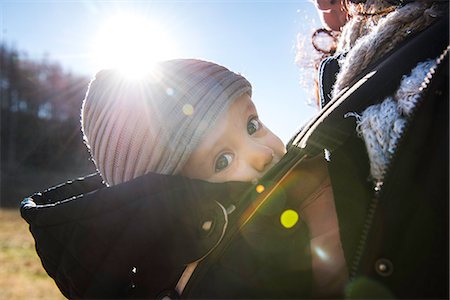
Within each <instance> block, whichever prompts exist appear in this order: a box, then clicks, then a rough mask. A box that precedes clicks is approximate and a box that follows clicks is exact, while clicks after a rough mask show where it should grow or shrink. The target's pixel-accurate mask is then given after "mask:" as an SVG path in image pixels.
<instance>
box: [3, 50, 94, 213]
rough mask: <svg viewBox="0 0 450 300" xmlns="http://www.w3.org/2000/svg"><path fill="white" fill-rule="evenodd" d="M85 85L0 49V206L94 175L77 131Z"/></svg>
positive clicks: (50, 66) (55, 66)
mask: <svg viewBox="0 0 450 300" xmlns="http://www.w3.org/2000/svg"><path fill="white" fill-rule="evenodd" d="M88 82H89V78H87V77H84V76H77V75H75V74H72V73H70V72H65V71H64V70H63V69H62V68H61V66H60V65H59V64H58V63H55V62H51V61H50V60H49V59H48V58H43V59H42V60H41V61H32V60H30V59H28V58H27V55H26V53H21V52H19V51H18V50H16V49H14V48H13V47H10V46H8V45H6V44H0V107H1V114H0V121H1V125H0V126H1V127H0V135H1V143H0V146H1V147H0V170H1V176H0V206H3V207H5V206H8V207H10V206H18V205H19V203H20V201H21V200H22V198H23V197H26V196H28V195H30V194H32V193H34V192H37V191H42V190H43V189H45V188H47V187H49V186H51V185H55V184H58V183H61V182H63V181H66V180H68V179H73V178H75V177H79V176H82V175H86V174H88V173H91V172H94V171H95V168H94V166H93V163H92V162H91V161H90V160H89V153H88V151H87V149H86V147H85V145H84V144H83V141H82V134H81V130H80V109H81V103H82V100H83V98H84V95H85V93H86V89H87V85H88Z"/></svg>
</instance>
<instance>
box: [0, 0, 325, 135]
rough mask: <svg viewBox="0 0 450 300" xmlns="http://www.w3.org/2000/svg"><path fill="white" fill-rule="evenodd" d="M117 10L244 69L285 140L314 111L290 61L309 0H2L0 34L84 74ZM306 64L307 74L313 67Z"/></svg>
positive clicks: (179, 48) (313, 17)
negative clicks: (107, 24)
mask: <svg viewBox="0 0 450 300" xmlns="http://www.w3.org/2000/svg"><path fill="white" fill-rule="evenodd" d="M119 13H127V14H128V15H134V16H136V17H139V18H144V19H148V20H151V21H152V22H153V23H154V24H158V25H159V26H160V28H164V30H165V33H166V35H167V36H168V37H169V38H170V39H171V40H172V41H174V48H175V49H171V50H173V51H171V52H174V54H171V55H176V57H195V58H202V59H206V60H210V61H214V62H216V63H219V64H222V65H224V66H226V67H228V68H229V69H231V70H233V71H235V72H240V73H242V74H243V75H244V76H245V77H246V78H247V79H248V80H249V81H250V82H251V83H252V85H253V100H254V102H255V104H256V106H257V108H258V111H259V114H260V118H261V120H262V121H263V122H264V123H265V124H266V125H267V126H268V127H269V128H270V129H271V130H272V131H273V132H274V133H276V134H277V135H279V136H280V137H281V138H282V140H283V141H284V142H287V141H288V139H289V138H290V137H291V135H292V134H293V133H294V131H295V130H296V129H297V128H298V127H299V126H301V125H302V124H303V123H304V122H306V121H307V120H308V119H309V118H310V117H311V116H312V115H313V114H314V113H315V112H316V108H315V107H314V106H312V105H310V104H308V97H309V95H310V91H311V89H312V88H313V84H312V82H309V81H310V80H307V82H306V85H301V84H300V83H299V81H300V79H301V78H303V77H302V74H303V76H305V73H302V70H301V69H300V68H299V67H298V66H297V65H296V64H295V54H296V50H295V46H296V38H297V35H298V34H300V35H305V36H306V37H307V38H308V39H309V35H310V34H311V30H312V28H315V27H318V26H320V21H319V20H318V17H317V13H316V11H315V8H314V5H313V4H312V3H311V2H310V1H309V0H300V1H275V0H273V1H262V0H260V1H225V0H223V1H87V0H84V1H82V0H78V1H67V0H66V1H20V0H19V1H8V0H3V1H2V2H1V4H0V26H1V31H0V33H1V39H2V40H3V41H5V42H6V43H8V44H10V45H14V46H15V47H16V48H17V49H19V50H22V51H25V52H26V53H27V54H28V57H29V58H32V59H37V60H40V59H42V58H43V57H44V55H47V56H49V58H50V60H52V61H58V62H60V63H61V64H62V66H63V67H64V69H65V70H70V71H72V72H74V73H79V74H86V75H89V76H90V75H93V74H94V73H95V71H96V70H97V69H98V66H96V65H95V62H94V58H93V57H92V53H93V51H94V46H93V45H95V44H96V40H98V32H99V30H100V28H101V27H102V26H103V25H104V24H105V22H106V21H107V20H108V19H110V18H111V17H112V16H114V15H117V14H119ZM153 44H155V47H158V43H157V42H156V41H153ZM167 52H168V51H167ZM167 58H169V57H167ZM307 71H308V73H307V74H306V77H307V78H308V76H309V77H310V75H311V72H312V70H307Z"/></svg>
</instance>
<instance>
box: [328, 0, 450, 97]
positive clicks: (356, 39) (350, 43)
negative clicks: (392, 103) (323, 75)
mask: <svg viewBox="0 0 450 300" xmlns="http://www.w3.org/2000/svg"><path fill="white" fill-rule="evenodd" d="M348 10H349V14H350V16H351V18H350V20H349V22H348V23H347V24H346V25H345V26H344V28H343V30H342V33H341V36H340V37H339V41H338V45H337V49H336V52H337V53H343V54H345V56H344V57H343V58H342V60H341V61H340V65H341V71H340V72H339V74H338V76H337V78H336V84H335V86H334V91H333V96H336V95H337V94H338V93H339V92H340V91H341V90H342V89H343V88H344V87H346V86H348V85H350V84H351V83H353V81H354V79H355V78H356V77H357V76H358V75H359V74H360V73H361V72H362V71H364V70H365V69H366V68H367V67H368V66H369V64H370V63H372V62H374V61H376V60H377V59H379V58H380V57H382V56H384V55H385V54H386V53H388V52H389V51H391V50H392V49H394V48H395V47H396V46H397V45H398V44H399V43H401V42H402V41H403V40H405V39H406V38H407V37H409V36H410V35H412V34H415V33H417V32H420V31H422V30H424V29H425V28H427V27H428V26H429V25H430V24H431V23H433V22H434V21H435V20H437V19H438V18H439V17H441V16H443V15H444V14H446V13H448V2H446V1H429V0H418V1H392V0H391V1H387V0H367V1H363V2H361V3H350V4H349V5H348Z"/></svg>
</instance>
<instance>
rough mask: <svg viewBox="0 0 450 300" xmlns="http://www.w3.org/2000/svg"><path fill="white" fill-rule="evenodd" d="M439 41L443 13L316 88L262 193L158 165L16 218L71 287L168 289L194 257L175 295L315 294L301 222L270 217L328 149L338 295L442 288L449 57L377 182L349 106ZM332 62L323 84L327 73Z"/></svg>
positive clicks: (79, 189) (89, 182)
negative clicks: (341, 275) (161, 171)
mask: <svg viewBox="0 0 450 300" xmlns="http://www.w3.org/2000/svg"><path fill="white" fill-rule="evenodd" d="M447 45H448V18H445V20H444V21H441V22H438V23H436V24H435V25H432V26H431V27H430V28H428V29H427V30H425V31H424V32H422V33H419V34H418V35H416V36H414V37H411V38H410V39H408V40H407V41H405V42H404V43H403V44H402V45H400V46H399V47H398V48H396V49H394V50H393V51H391V52H390V53H389V54H388V55H386V56H385V57H383V58H382V59H381V60H380V61H377V62H374V63H373V64H372V66H370V67H369V68H368V70H367V71H366V72H364V74H361V76H360V78H361V80H360V81H358V82H356V84H355V85H353V86H352V87H350V89H349V90H348V92H347V93H343V94H342V96H341V97H338V98H336V99H334V100H332V101H330V100H326V99H325V100H324V101H323V103H324V104H326V105H325V107H324V108H323V110H322V111H321V113H320V114H319V115H318V116H317V117H316V118H314V119H313V120H312V121H311V122H310V123H309V124H307V125H306V126H305V128H304V129H303V130H302V131H301V132H300V133H299V134H298V135H296V136H295V137H294V138H293V139H292V141H291V143H290V144H289V150H288V153H287V154H286V156H285V157H284V158H283V159H282V160H281V161H280V162H279V163H278V164H277V166H276V167H274V168H273V169H272V170H271V171H270V172H269V174H266V176H265V177H264V178H263V179H262V180H261V181H260V182H259V183H258V184H260V185H262V186H263V187H264V191H263V192H261V189H255V185H250V184H242V183H225V184H212V183H207V182H203V181H199V180H189V179H186V178H183V177H178V176H163V175H157V174H148V175H145V176H142V177H139V178H137V179H134V180H132V181H130V182H127V183H124V184H120V185H117V186H114V187H109V188H106V187H104V186H103V185H102V183H101V180H100V179H99V177H98V175H93V176H91V177H88V178H86V179H80V180H77V181H74V182H72V183H70V184H65V185H62V186H59V187H56V188H53V189H50V190H48V191H46V192H43V193H42V194H36V195H34V196H32V198H28V199H26V200H25V201H24V202H23V204H22V208H21V212H22V216H23V217H24V219H25V220H26V221H27V222H28V223H29V224H30V230H31V232H32V234H33V236H34V238H35V240H36V249H37V252H38V254H39V256H40V257H41V259H42V262H43V265H44V267H45V269H46V270H47V272H48V273H49V275H50V276H51V277H52V278H53V279H55V282H56V283H57V285H58V287H59V288H60V289H61V291H62V292H63V294H64V295H65V296H67V297H69V298H155V297H159V298H163V297H164V296H170V297H172V298H173V297H177V296H178V295H177V294H176V292H175V291H174V287H175V285H176V283H177V281H178V279H179V278H180V276H181V274H182V272H183V270H184V266H185V265H186V264H188V263H190V262H193V261H195V260H198V259H201V261H200V263H199V266H198V267H197V268H196V269H195V272H194V273H193V275H192V277H191V278H190V280H189V282H188V284H187V286H186V288H185V290H184V292H183V294H182V295H181V296H182V297H186V298H311V297H312V296H313V295H312V275H311V255H310V253H311V250H310V249H309V248H310V246H309V231H308V227H307V225H306V224H305V223H304V222H303V220H302V218H301V216H300V221H299V222H298V223H297V224H296V225H295V226H293V227H292V228H290V229H286V228H284V227H282V226H281V225H280V222H279V218H280V214H281V213H282V212H283V211H285V210H286V209H290V208H293V209H295V207H297V206H298V204H299V201H301V199H296V198H295V196H294V197H292V196H291V194H290V193H289V190H290V188H291V186H292V185H297V184H299V182H301V181H302V180H303V179H306V177H302V176H307V175H305V174H302V173H301V170H299V167H298V164H299V162H301V161H302V160H304V159H306V158H308V157H314V156H316V155H322V154H323V151H324V149H327V151H328V152H329V153H330V154H331V155H330V161H329V163H328V170H329V176H330V179H331V182H332V186H333V193H334V199H335V203H336V211H337V215H338V219H339V227H340V232H341V242H342V245H343V249H344V253H345V258H346V261H347V263H348V269H349V272H350V280H349V283H348V285H347V287H346V289H345V291H343V292H342V294H339V295H336V297H344V296H345V297H354V298H369V297H371V298H383V297H398V298H448V279H449V278H448V270H449V269H448V251H449V249H448V241H449V232H448V227H449V224H448V210H449V207H448V188H449V186H448V184H449V181H448V154H449V152H448V135H449V132H448V109H449V107H448V55H446V56H444V57H443V59H442V61H441V62H440V64H439V66H438V68H437V69H436V71H435V73H434V74H433V76H432V77H431V78H430V80H428V81H426V82H425V86H424V91H423V92H422V94H421V97H420V102H419V106H418V107H417V110H416V111H415V113H414V115H413V117H411V119H410V120H409V122H408V128H407V130H406V132H405V134H404V135H403V137H402V139H401V141H400V144H399V146H398V148H397V151H396V154H395V157H394V159H393V160H392V163H391V164H390V166H389V169H388V173H387V176H386V177H385V180H384V182H383V185H382V186H381V185H380V186H377V187H376V188H375V187H374V186H373V184H372V183H371V181H370V180H368V176H369V163H368V157H367V154H366V149H365V145H364V143H363V141H362V139H361V138H360V137H358V136H357V134H356V131H355V120H354V119H352V118H344V115H345V114H346V113H347V112H357V113H358V112H361V111H363V110H364V109H365V108H366V107H368V106H369V105H372V104H375V103H378V102H380V101H382V100H383V99H384V98H385V97H386V96H388V95H391V94H392V93H394V92H395V90H396V89H397V87H398V84H399V82H400V80H401V77H402V76H403V75H405V74H408V73H409V72H410V71H411V69H412V68H413V67H414V66H415V65H417V63H418V62H421V61H423V60H425V59H427V58H436V57H438V56H439V55H440V54H441V53H443V50H444V49H445V48H446V47H447ZM329 63H330V65H328V67H327V66H326V64H324V65H323V68H322V79H323V81H322V82H323V83H324V84H323V87H324V89H325V90H324V92H323V93H322V94H327V93H328V92H327V91H326V86H331V85H332V84H330V83H329V82H328V83H327V82H325V81H326V80H327V78H329V79H330V78H331V80H333V78H334V76H333V74H334V73H335V72H336V67H335V66H336V65H334V63H333V60H332V59H331V60H330V61H329ZM330 66H331V67H330ZM372 71H376V72H372ZM330 72H331V73H330ZM366 75H367V76H366ZM292 174H294V175H295V176H291V175H292ZM297 175H298V176H297ZM259 192H261V193H259ZM206 221H211V222H212V224H213V225H212V226H211V227H210V228H209V227H207V229H205V227H203V226H202V225H203V224H204V223H205V222H206Z"/></svg>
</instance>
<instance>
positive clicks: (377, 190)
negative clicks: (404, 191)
mask: <svg viewBox="0 0 450 300" xmlns="http://www.w3.org/2000/svg"><path fill="white" fill-rule="evenodd" d="M449 51H450V45H448V46H447V47H446V48H445V49H444V51H443V52H442V53H441V55H439V57H438V58H437V59H436V63H435V65H434V66H432V67H431V68H430V70H429V71H428V73H427V75H426V76H425V78H424V80H423V81H422V84H421V85H420V88H419V93H421V95H422V97H421V99H419V101H417V104H416V106H415V107H414V109H413V111H412V113H411V117H410V118H409V120H411V119H412V118H413V117H414V116H415V114H416V112H417V109H418V108H419V107H420V105H421V104H422V102H423V101H421V100H422V99H423V94H424V93H425V91H426V89H427V88H428V86H429V84H430V82H431V79H432V78H433V76H434V74H435V72H436V69H437V67H438V66H439V65H440V64H441V63H442V62H443V60H444V59H445V57H446V56H447V54H448V52H449ZM410 126H411V122H408V123H407V125H406V126H405V129H404V131H403V134H402V136H401V137H400V139H399V141H398V143H397V146H396V149H395V151H394V153H393V154H390V155H389V163H388V165H387V167H386V168H385V170H384V173H383V176H382V179H381V180H378V181H376V182H375V184H374V187H373V191H374V196H373V197H372V199H371V201H370V203H369V208H368V212H367V214H366V220H365V222H364V226H363V229H362V233H361V237H360V239H359V243H358V247H357V248H356V253H355V257H354V259H353V261H352V264H351V267H350V274H349V279H350V281H353V280H354V279H355V277H356V273H357V271H358V267H359V265H360V262H361V258H362V255H363V253H364V250H365V245H366V241H367V238H368V235H369V232H370V229H371V227H372V223H373V219H374V216H375V212H376V210H377V207H378V204H379V202H380V199H381V196H382V194H383V192H384V189H383V186H384V182H385V181H386V178H385V177H387V176H386V175H387V174H389V171H390V169H391V167H392V163H393V161H394V160H395V158H396V156H397V153H398V151H397V150H398V149H399V146H400V145H401V143H402V141H403V140H404V136H405V134H404V133H405V132H407V131H408V129H409V127H410Z"/></svg>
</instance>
